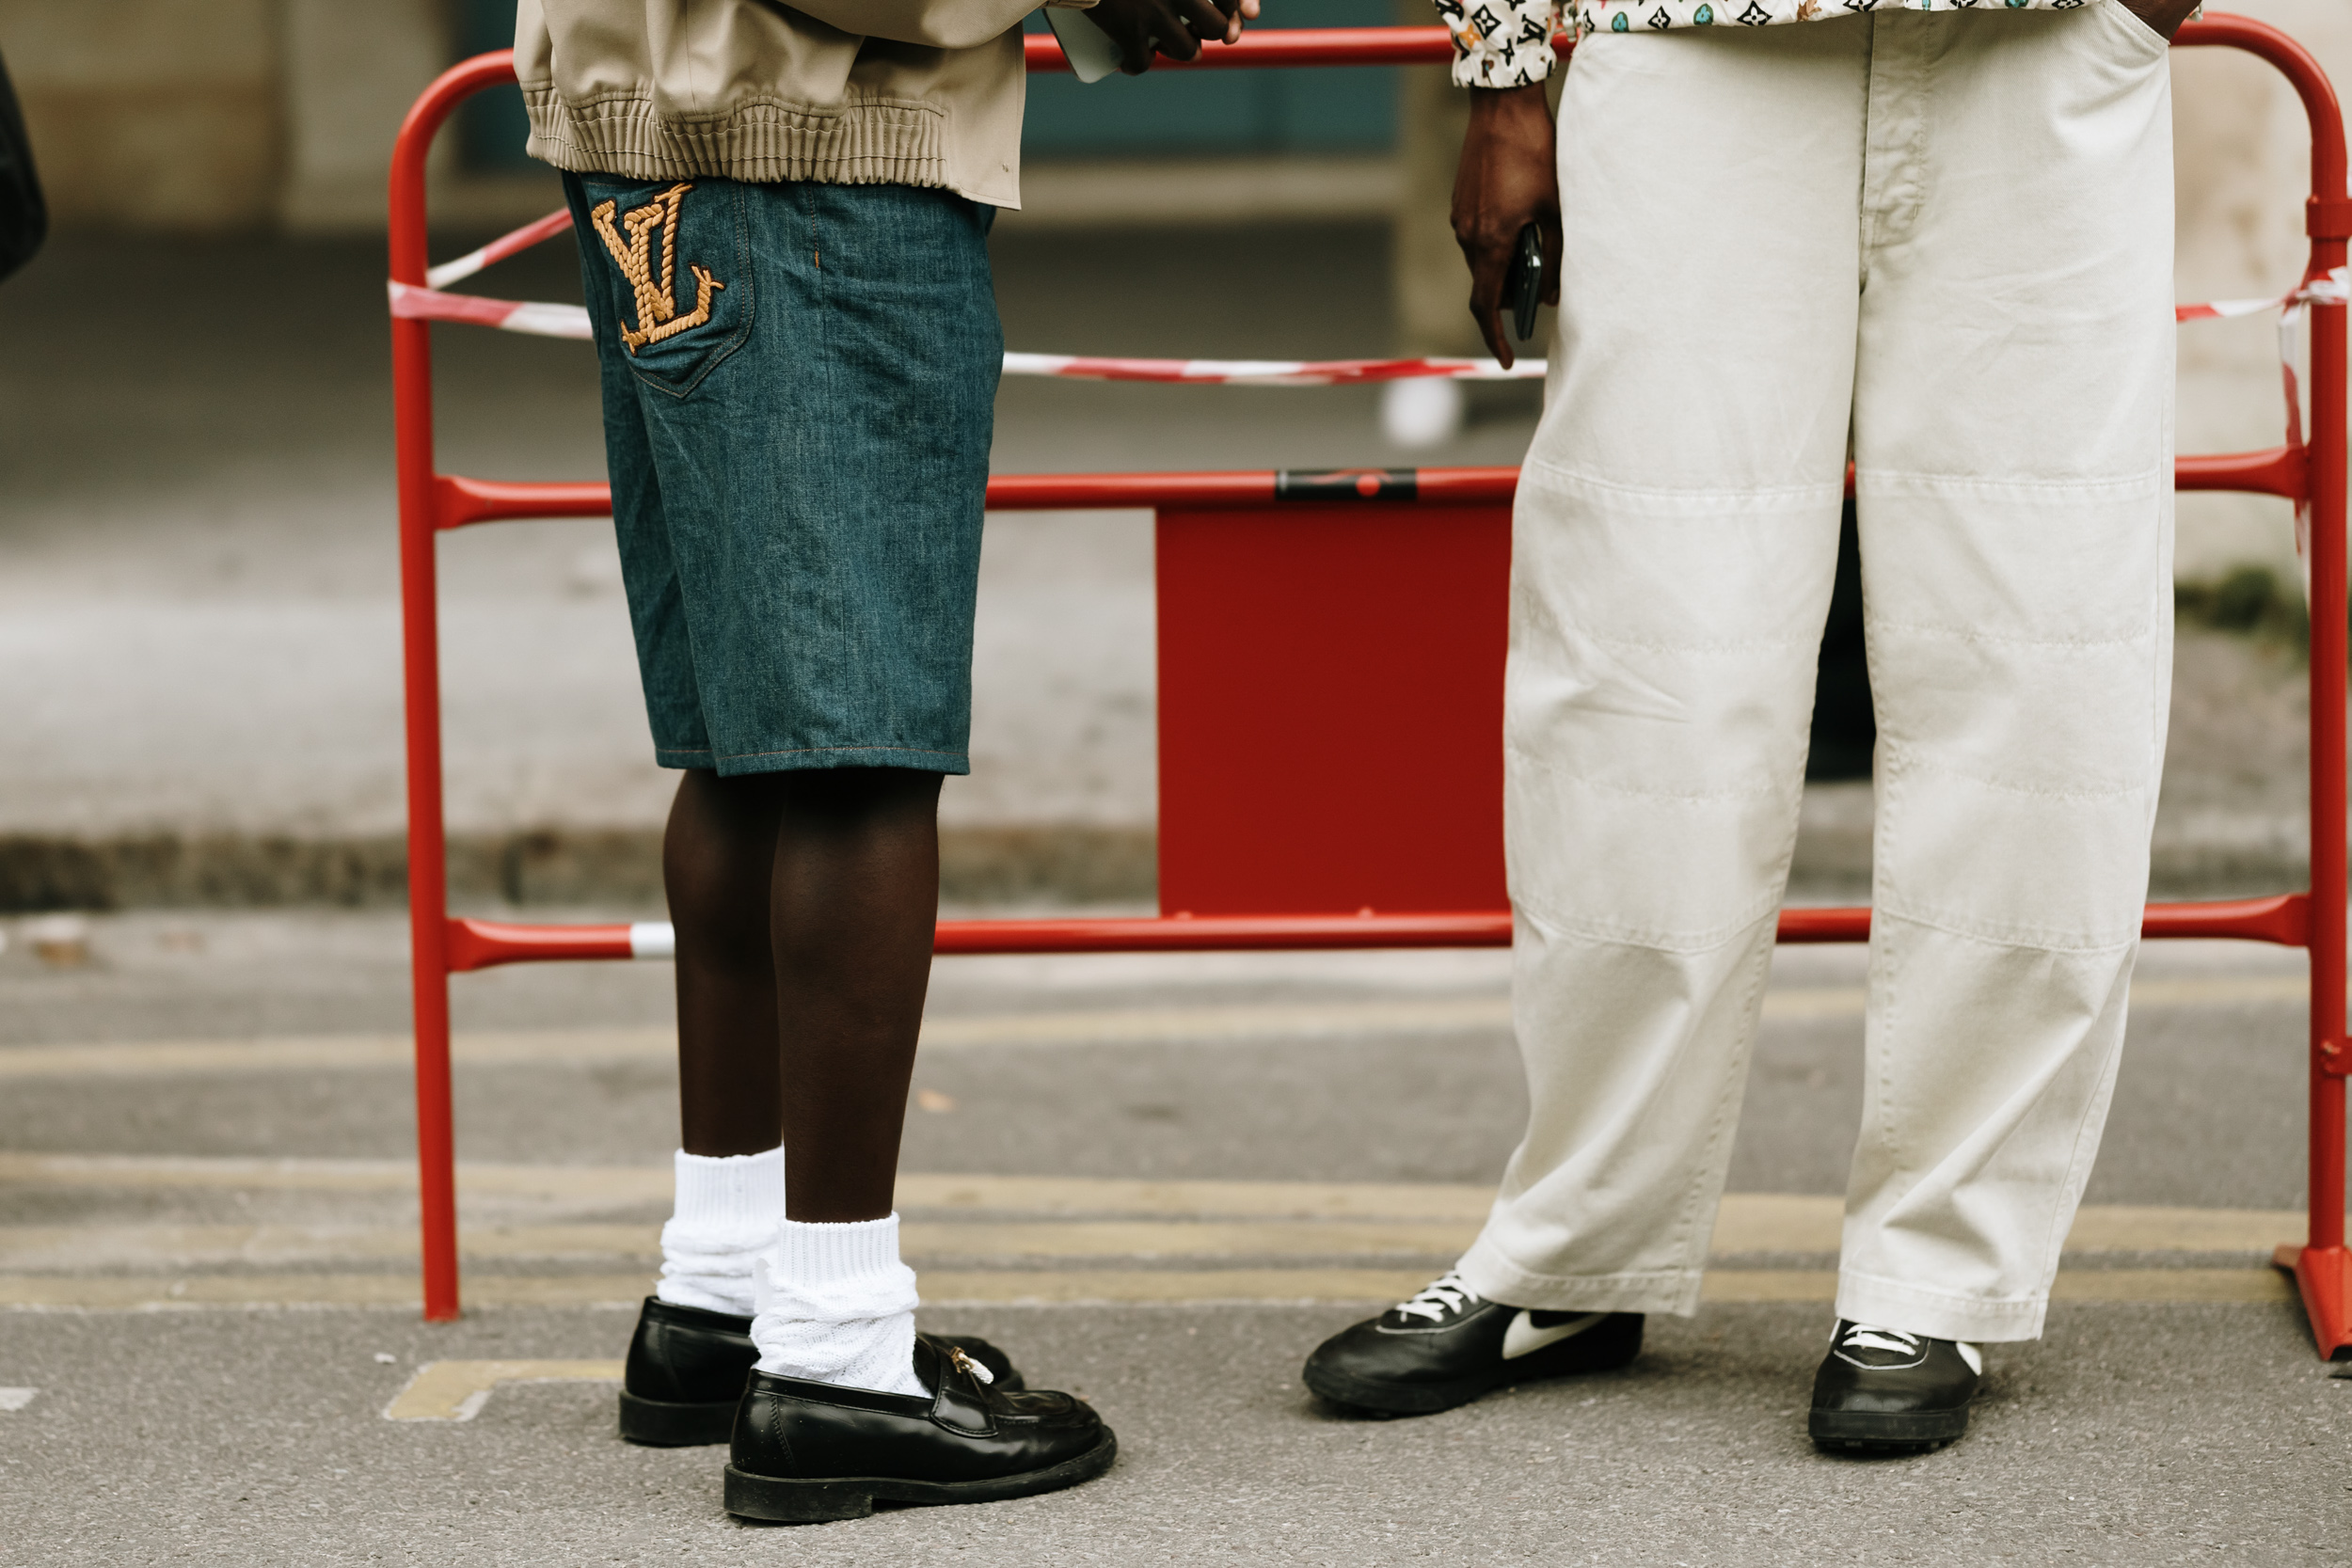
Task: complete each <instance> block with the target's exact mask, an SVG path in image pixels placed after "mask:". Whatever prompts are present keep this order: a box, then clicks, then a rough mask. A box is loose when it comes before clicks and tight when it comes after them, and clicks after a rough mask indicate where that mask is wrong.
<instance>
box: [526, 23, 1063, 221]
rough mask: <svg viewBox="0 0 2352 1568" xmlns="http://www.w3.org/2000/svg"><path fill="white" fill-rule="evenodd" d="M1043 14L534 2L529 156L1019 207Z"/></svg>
mask: <svg viewBox="0 0 2352 1568" xmlns="http://www.w3.org/2000/svg"><path fill="white" fill-rule="evenodd" d="M1050 3H1052V4H1057V5H1072V4H1074V5H1079V6H1090V5H1092V4H1093V0H1050ZM1038 4H1039V0H802V3H801V4H800V5H799V6H798V7H797V8H794V7H787V6H783V5H778V4H775V3H774V0H520V4H519V5H517V6H516V13H515V74H516V76H517V77H518V78H520V80H521V82H522V89H523V102H524V103H525V104H526V105H528V106H529V108H530V111H531V143H530V151H531V155H532V157H534V158H540V159H544V160H546V161H547V162H548V163H550V164H553V165H554V166H556V167H558V168H566V169H573V170H578V171H581V172H589V171H595V172H600V173H605V174H619V175H625V176H628V177H629V178H632V179H641V180H668V179H674V178H675V179H692V178H694V177H697V176H714V177H721V178H725V179H730V180H815V181H822V182H831V183H838V184H895V185H944V186H946V188H947V189H949V190H952V191H955V192H957V193H958V194H959V195H961V196H966V197H969V198H972V199H973V200H975V201H980V202H986V203H987V204H989V205H990V206H993V207H1018V206H1020V205H1021V174H1020V170H1021V106H1022V101H1023V98H1024V96H1025V91H1026V87H1027V74H1026V72H1025V71H1024V69H1023V67H1022V58H1021V35H1020V33H1019V32H1018V31H1017V29H1018V28H1019V26H1020V24H1021V19H1022V18H1023V17H1024V16H1025V15H1026V14H1028V13H1029V12H1030V11H1032V10H1035V9H1037V8H1038Z"/></svg>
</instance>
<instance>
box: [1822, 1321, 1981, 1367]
mask: <svg viewBox="0 0 2352 1568" xmlns="http://www.w3.org/2000/svg"><path fill="white" fill-rule="evenodd" d="M1832 1338H1833V1340H1834V1344H1833V1348H1834V1349H1836V1350H1841V1351H1843V1350H1890V1351H1893V1352H1894V1353H1895V1354H1898V1355H1917V1354H1921V1352H1922V1347H1923V1346H1924V1344H1925V1342H1926V1341H1925V1339H1924V1338H1923V1337H1922V1336H1920V1335H1916V1334H1906V1333H1904V1332H1903V1331H1902V1330H1901V1329H1899V1328H1881V1327H1879V1326H1878V1325H1877V1324H1876V1323H1849V1324H1847V1325H1846V1332H1845V1333H1844V1334H1842V1335H1834V1336H1832ZM1952 1348H1953V1349H1954V1350H1956V1351H1958V1352H1959V1353H1960V1358H1961V1359H1962V1360H1963V1361H1965V1362H1967V1363H1968V1370H1970V1371H1972V1372H1975V1373H1977V1374H1978V1375H1979V1376H1982V1375H1983V1374H1984V1352H1983V1351H1982V1350H1981V1349H1979V1347H1978V1346H1976V1345H1975V1344H1973V1343H1971V1342H1970V1341H1968V1340H1966V1339H1955V1340H1953V1341H1952ZM1856 1365H1857V1366H1858V1365H1860V1363H1858V1362H1857V1363H1856Z"/></svg>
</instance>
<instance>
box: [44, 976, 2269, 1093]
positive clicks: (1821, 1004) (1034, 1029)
mask: <svg viewBox="0 0 2352 1568" xmlns="http://www.w3.org/2000/svg"><path fill="white" fill-rule="evenodd" d="M2305 994H2306V991H2305V986H2304V981H2303V978H2302V976H2300V975H2296V974H2255V975H2228V976H2220V977H2216V978H2211V979H2182V980H2142V981H2139V982H2137V983H2136V984H2135V985H2134V986H2133V987H2132V1002H2133V1005H2134V1006H2137V1007H2142V1008H2155V1007H2217V1006H2285V1005H2290V1004H2298V1003H2300V1002H2301V1001H2302V1000H2303V998H2304V996H2305ZM1865 1001H1866V993H1865V992H1864V991H1863V990H1862V988H1860V987H1858V986H1839V987H1821V988H1810V989H1788V990H1771V991H1767V992H1766V993H1765V996H1764V1020H1765V1022H1767V1023H1772V1022H1799V1021H1806V1020H1820V1019H1831V1018H1858V1017H1860V1016H1861V1015H1862V1011H1863V1007H1864V1004H1865ZM1510 1023H1511V1015H1510V1004H1509V1003H1508V1002H1507V1001H1505V1000H1504V999H1503V998H1501V997H1489V996H1473V997H1447V998H1439V999H1435V1000H1425V1001H1384V1002H1348V1003H1329V1002H1324V1003H1298V1004H1286V1005H1280V1006H1204V1007H1164V1008H1137V1009H1126V1010H1120V1011H1104V1012H1049V1013H1007V1014H999V1015H980V1016H969V1015H967V1016H961V1017H953V1018H933V1019H928V1020H926V1021H925V1022H924V1024H923V1048H924V1049H925V1050H928V1051H931V1052H941V1051H968V1050H984V1049H1025V1048H1039V1047H1071V1048H1082V1047H1099V1046H1121V1045H1218V1044H1228V1045H1237V1044H1246V1043H1251V1042H1260V1041H1266V1040H1276V1039H1279V1040H1317V1039H1375V1038H1383V1037H1395V1036H1400V1035H1405V1036H1410V1035H1436V1034H1454V1033H1475V1032H1489V1031H1499V1030H1504V1029H1508V1028H1509V1027H1510ZM413 1049H414V1048H413V1046H412V1044H411V1042H410V1040H409V1038H408V1037H407V1036H405V1035H328V1036H315V1037H287V1038H272V1039H244V1040H146V1041H135V1042H127V1043H126V1042H119V1041H110V1042H97V1043H91V1044H86V1045H39V1046H15V1047H0V1080H10V1079H33V1078H112V1077H152V1076H163V1075H169V1074H204V1073H238V1072H320V1071H391V1070H398V1069H404V1068H405V1067H406V1066H407V1065H408V1063H409V1060H410V1056H411V1053H412V1051H413ZM451 1051H452V1055H453V1060H454V1061H455V1062H456V1063H457V1065H459V1066H460V1067H523V1066H535V1065H544V1064H554V1063H593V1062H612V1061H667V1060H669V1059H670V1058H671V1057H672V1056H673V1055H675V1052H676V1036H675V1034H674V1033H673V1032H672V1031H670V1030H668V1029H666V1028H663V1029H546V1030H516V1031H507V1032H496V1033H481V1034H461V1035H459V1036H458V1037H456V1038H455V1040H454V1041H453V1044H452V1047H451Z"/></svg>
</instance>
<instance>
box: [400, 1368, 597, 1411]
mask: <svg viewBox="0 0 2352 1568" xmlns="http://www.w3.org/2000/svg"><path fill="white" fill-rule="evenodd" d="M620 1381H621V1364H620V1363H619V1362H618V1361H428V1362H426V1363H425V1364H424V1365H423V1366H421V1367H419V1368H418V1369H417V1372H416V1375H415V1376H414V1377H412V1378H410V1379H409V1380H408V1384H407V1386H406V1387H405V1388H403V1389H401V1391H400V1392H399V1393H398V1394H396V1395H394V1396H393V1397H392V1402H391V1403H389V1404H388V1405H386V1406H385V1407H384V1418H385V1419H386V1420H388V1421H470V1420H472V1419H473V1418H475V1417H476V1416H478V1415H480V1414H481V1413H482V1407H483V1405H485V1403H487V1402H489V1398H490V1394H491V1391H492V1390H493V1389H496V1388H499V1387H501V1386H504V1385H506V1384H510V1383H618V1382H620Z"/></svg>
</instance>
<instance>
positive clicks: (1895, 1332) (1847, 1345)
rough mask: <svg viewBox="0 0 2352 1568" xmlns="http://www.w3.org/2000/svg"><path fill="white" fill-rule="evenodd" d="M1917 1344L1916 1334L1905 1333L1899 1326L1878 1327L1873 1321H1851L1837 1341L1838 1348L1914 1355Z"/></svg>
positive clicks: (1917, 1352) (1917, 1350)
mask: <svg viewBox="0 0 2352 1568" xmlns="http://www.w3.org/2000/svg"><path fill="white" fill-rule="evenodd" d="M1919 1345H1920V1339H1919V1336H1917V1335H1916V1334H1905V1333H1904V1332H1903V1331H1902V1330H1901V1329H1899V1328H1880V1327H1878V1326H1877V1325H1876V1324H1873V1323H1851V1324H1849V1325H1847V1328H1846V1332H1845V1335H1844V1336H1843V1337H1842V1338H1839V1340H1838V1341H1837V1348H1838V1349H1839V1350H1891V1351H1893V1352H1895V1353H1896V1354H1899V1355H1916V1354H1919Z"/></svg>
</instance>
